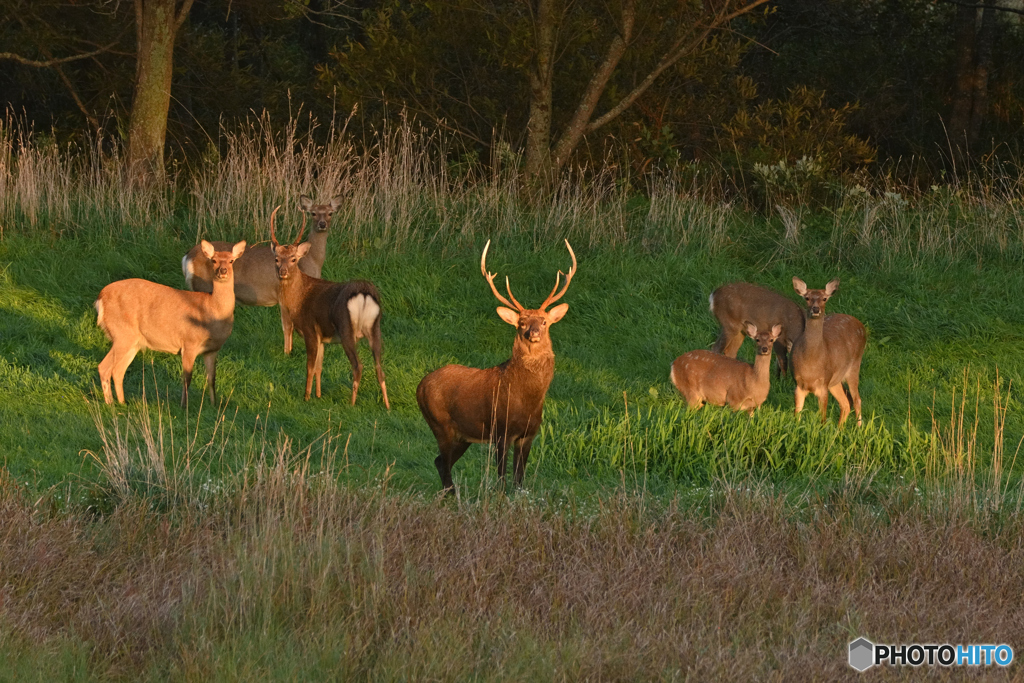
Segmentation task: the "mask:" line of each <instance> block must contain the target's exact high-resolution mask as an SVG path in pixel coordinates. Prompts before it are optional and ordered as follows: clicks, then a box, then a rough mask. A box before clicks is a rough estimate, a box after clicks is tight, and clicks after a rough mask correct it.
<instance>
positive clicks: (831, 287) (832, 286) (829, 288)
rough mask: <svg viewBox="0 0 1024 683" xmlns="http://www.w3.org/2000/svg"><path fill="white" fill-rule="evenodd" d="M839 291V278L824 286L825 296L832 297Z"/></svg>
mask: <svg viewBox="0 0 1024 683" xmlns="http://www.w3.org/2000/svg"><path fill="white" fill-rule="evenodd" d="M838 291H839V278H836V279H835V280H833V281H832V282H830V283H828V284H827V285H825V296H832V295H833V294H835V293H836V292H838Z"/></svg>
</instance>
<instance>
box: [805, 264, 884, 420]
mask: <svg viewBox="0 0 1024 683" xmlns="http://www.w3.org/2000/svg"><path fill="white" fill-rule="evenodd" d="M793 289H795V290H796V292H797V294H799V295H800V296H802V297H803V298H804V300H805V301H806V302H807V322H806V323H805V324H804V333H803V335H802V336H801V337H800V338H799V339H797V340H796V342H794V343H793V353H792V360H793V377H794V378H795V379H796V412H797V415H798V416H799V414H800V411H802V410H803V408H804V399H805V398H807V394H809V393H812V394H814V395H815V397H817V399H818V410H819V411H820V412H821V421H822V422H825V418H826V414H827V409H828V395H829V394H830V393H831V394H832V396H834V397H835V399H836V402H837V403H839V424H840V425H842V424H843V423H844V422H846V418H847V417H848V416H849V414H850V400H849V399H847V396H846V392H845V391H843V382H845V383H846V385H847V387H849V390H850V399H852V400H853V410H854V411H855V412H856V413H857V425H858V426H860V424H861V413H860V392H859V391H858V384H859V382H860V363H861V359H862V358H863V357H864V347H865V346H866V344H867V335H866V334H865V332H864V325H863V324H861V322H860V321H859V320H857V319H856V318H854V317H853V316H852V315H844V314H842V313H837V314H833V315H828V316H826V315H825V302H826V301H828V300H829V298H831V297H832V295H833V294H835V293H836V292H837V291H839V279H838V278H836V279H835V280H832V281H831V282H829V283H828V284H827V285H825V289H808V288H807V285H806V284H805V283H804V281H803V280H801V279H800V278H798V277H794V278H793Z"/></svg>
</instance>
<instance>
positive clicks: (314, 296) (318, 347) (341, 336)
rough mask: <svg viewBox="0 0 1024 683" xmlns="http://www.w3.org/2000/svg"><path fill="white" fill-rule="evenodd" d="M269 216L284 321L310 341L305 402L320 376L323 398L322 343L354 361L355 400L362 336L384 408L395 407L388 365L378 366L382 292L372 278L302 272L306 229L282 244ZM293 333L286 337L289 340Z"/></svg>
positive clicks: (308, 342)
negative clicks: (387, 377)
mask: <svg viewBox="0 0 1024 683" xmlns="http://www.w3.org/2000/svg"><path fill="white" fill-rule="evenodd" d="M280 208H281V207H280V206H279V207H277V209H274V212H273V213H272V214H271V216H270V240H271V245H272V246H273V249H274V262H275V267H276V271H277V278H278V300H279V301H280V304H281V320H283V321H287V327H286V329H289V330H290V329H291V327H292V326H294V328H295V329H296V330H297V331H298V332H299V334H300V335H302V339H303V340H304V341H305V342H306V400H307V401H308V400H309V397H310V394H311V393H312V387H313V380H314V379H316V397H317V398H320V377H321V375H322V374H323V362H324V344H330V343H335V344H341V346H342V348H343V349H345V355H347V356H348V360H349V363H351V364H352V405H355V404H356V394H357V393H358V392H359V382H360V381H361V380H362V377H363V364H362V362H361V361H360V360H359V353H358V352H357V350H356V343H357V342H358V341H359V340H360V339H361V338H363V337H365V338H366V341H367V342H368V343H369V344H370V350H371V351H372V352H373V363H374V366H375V368H376V370H377V382H378V383H380V391H381V394H383V396H384V406H385V407H386V408H387V409H388V410H391V403H390V402H389V401H388V389H387V385H386V384H385V383H384V369H383V368H382V367H381V365H380V354H381V346H382V341H381V334H380V292H378V291H377V288H376V287H375V286H374V285H373V283H372V282H367V281H366V280H353V281H351V282H341V283H339V282H328V281H327V280H320V279H319V278H315V277H311V276H309V275H307V274H306V273H304V272H303V271H302V268H301V266H300V263H301V261H302V257H303V256H305V255H306V254H307V253H308V252H309V250H310V248H311V247H310V243H309V242H303V243H302V244H299V240H301V239H302V233H301V232H300V233H299V237H298V238H297V239H296V240H295V242H293V243H292V244H279V243H278V241H277V237H276V236H275V235H274V218H275V216H276V215H277V210H278V209H280ZM288 338H289V336H287V335H286V337H285V339H286V340H287V339H288Z"/></svg>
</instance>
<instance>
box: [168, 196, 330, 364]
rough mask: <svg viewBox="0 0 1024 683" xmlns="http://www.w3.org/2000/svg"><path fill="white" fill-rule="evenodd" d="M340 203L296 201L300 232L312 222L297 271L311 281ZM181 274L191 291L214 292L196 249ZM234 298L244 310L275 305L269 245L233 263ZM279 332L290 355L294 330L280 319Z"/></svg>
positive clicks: (183, 263)
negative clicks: (310, 220) (300, 220)
mask: <svg viewBox="0 0 1024 683" xmlns="http://www.w3.org/2000/svg"><path fill="white" fill-rule="evenodd" d="M341 203H342V198H341V197H335V198H334V199H332V200H331V201H330V202H329V203H327V204H314V203H313V200H312V199H310V198H309V197H307V196H305V195H302V196H300V197H299V210H300V211H302V218H303V221H302V225H303V229H305V225H306V218H307V217H308V216H312V218H313V227H312V230H311V233H310V236H309V249H307V250H306V252H305V253H304V254H303V256H302V258H301V259H299V269H300V270H302V272H304V273H305V274H306V275H309V276H310V277H316V278H318V277H320V274H321V273H322V272H323V267H324V260H325V259H326V258H327V233H328V230H329V229H330V227H331V215H332V214H333V213H334V212H335V211H337V210H338V209H339V208H340V207H341ZM212 244H213V246H214V248H215V249H218V250H222V249H228V248H230V247H231V245H230V243H228V242H213V243H212ZM181 272H182V273H183V274H184V276H185V284H186V285H187V286H188V288H189V289H191V290H192V291H194V292H211V291H213V289H212V285H211V282H212V280H211V275H212V273H213V265H212V263H211V262H210V260H209V258H207V257H206V256H204V255H203V252H202V250H201V249H200V248H199V246H198V245H196V246H195V247H192V249H191V250H190V251H189V252H188V253H187V254H185V256H184V257H183V258H182V259H181ZM235 298H236V299H237V301H238V303H240V304H243V305H245V306H276V305H277V270H276V269H275V265H274V250H273V248H272V247H271V246H270V245H266V244H261V245H256V246H253V247H251V248H249V249H248V250H246V252H245V255H244V256H243V257H242V258H240V259H238V262H237V263H235ZM281 328H282V330H283V331H284V352H285V353H286V354H287V353H291V352H292V332H293V326H292V324H291V321H290V320H288V319H287V318H285V317H284V316H283V315H282V317H281Z"/></svg>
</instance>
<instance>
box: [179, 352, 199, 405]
mask: <svg viewBox="0 0 1024 683" xmlns="http://www.w3.org/2000/svg"><path fill="white" fill-rule="evenodd" d="M195 365H196V352H195V351H193V350H191V349H188V348H184V349H182V350H181V381H182V387H181V407H182V408H184V407H185V406H187V405H188V388H189V386H190V385H191V384H192V369H193V368H194V367H195Z"/></svg>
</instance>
